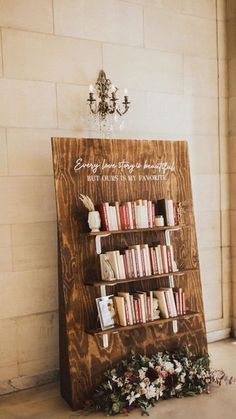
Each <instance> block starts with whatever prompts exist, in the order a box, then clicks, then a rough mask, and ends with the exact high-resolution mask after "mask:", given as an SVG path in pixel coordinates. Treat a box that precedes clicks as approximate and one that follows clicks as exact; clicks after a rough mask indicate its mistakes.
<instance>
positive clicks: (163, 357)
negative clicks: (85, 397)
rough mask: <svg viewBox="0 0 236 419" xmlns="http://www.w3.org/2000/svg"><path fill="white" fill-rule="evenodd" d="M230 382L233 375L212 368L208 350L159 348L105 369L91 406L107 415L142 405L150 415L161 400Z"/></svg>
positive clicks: (144, 410)
mask: <svg viewBox="0 0 236 419" xmlns="http://www.w3.org/2000/svg"><path fill="white" fill-rule="evenodd" d="M223 381H224V382H226V383H229V384H231V383H232V382H234V381H235V379H234V378H233V377H230V378H228V377H226V375H225V373H224V372H223V371H219V370H216V371H213V370H211V368H210V363H209V356H208V355H207V354H205V355H203V356H201V357H199V356H194V355H193V354H192V353H191V352H190V351H189V349H188V348H185V349H184V350H183V351H181V352H179V351H178V352H174V353H170V352H158V353H157V354H155V355H153V356H152V357H150V358H148V357H146V356H142V355H135V354H133V355H132V356H131V358H130V359H129V360H125V361H122V362H121V363H120V364H118V365H117V366H116V367H115V368H113V369H110V370H108V371H106V372H105V381H104V382H103V383H102V384H101V385H100V386H99V387H98V388H97V389H96V391H95V394H94V397H93V399H92V401H91V403H92V407H93V408H95V409H96V410H102V411H104V412H105V413H106V414H107V415H116V414H119V413H123V414H126V415H127V414H128V412H129V411H130V410H131V409H133V408H135V407H139V408H141V411H142V414H146V415H148V414H149V413H148V412H149V409H150V408H151V407H152V406H154V405H155V403H156V402H157V401H158V400H161V399H168V398H171V397H183V396H193V395H196V394H201V393H203V392H207V393H209V387H210V384H211V383H213V382H214V383H217V384H219V385H220V384H221V383H222V382H223Z"/></svg>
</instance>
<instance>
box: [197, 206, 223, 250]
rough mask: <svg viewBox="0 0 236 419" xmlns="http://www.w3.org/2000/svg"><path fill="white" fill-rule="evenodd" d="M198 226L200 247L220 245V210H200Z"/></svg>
mask: <svg viewBox="0 0 236 419" xmlns="http://www.w3.org/2000/svg"><path fill="white" fill-rule="evenodd" d="M196 228H197V238H198V245H199V248H210V247H216V246H217V247H218V246H220V211H199V212H198V213H197V214H196Z"/></svg>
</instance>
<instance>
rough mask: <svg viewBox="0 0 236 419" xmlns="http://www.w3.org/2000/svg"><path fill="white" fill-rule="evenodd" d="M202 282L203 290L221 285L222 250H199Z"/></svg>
mask: <svg viewBox="0 0 236 419" xmlns="http://www.w3.org/2000/svg"><path fill="white" fill-rule="evenodd" d="M199 257H200V268H201V280H202V284H203V288H205V287H206V286H207V285H209V284H212V285H214V284H215V283H218V282H219V283H221V281H222V278H221V248H220V246H218V247H211V248H201V249H199Z"/></svg>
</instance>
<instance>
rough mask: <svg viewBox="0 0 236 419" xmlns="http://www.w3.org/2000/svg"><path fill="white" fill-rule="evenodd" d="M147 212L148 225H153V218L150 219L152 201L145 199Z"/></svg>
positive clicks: (150, 226)
mask: <svg viewBox="0 0 236 419" xmlns="http://www.w3.org/2000/svg"><path fill="white" fill-rule="evenodd" d="M147 213H148V227H149V228H152V227H153V219H152V201H147Z"/></svg>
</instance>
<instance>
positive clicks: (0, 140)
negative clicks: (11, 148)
mask: <svg viewBox="0 0 236 419" xmlns="http://www.w3.org/2000/svg"><path fill="white" fill-rule="evenodd" d="M7 174H8V165H7V139H6V131H5V130H4V129H3V128H2V129H1V128H0V176H5V175H7Z"/></svg>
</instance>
